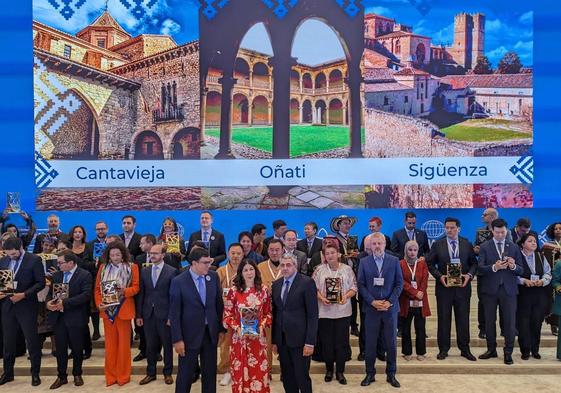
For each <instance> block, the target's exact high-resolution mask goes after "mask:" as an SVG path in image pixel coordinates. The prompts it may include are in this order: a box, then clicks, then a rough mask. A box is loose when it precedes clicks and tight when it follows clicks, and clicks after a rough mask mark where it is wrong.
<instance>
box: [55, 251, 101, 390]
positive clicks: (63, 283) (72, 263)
mask: <svg viewBox="0 0 561 393" xmlns="http://www.w3.org/2000/svg"><path fill="white" fill-rule="evenodd" d="M77 261H78V257H76V255H75V254H74V253H72V252H71V251H70V250H66V251H63V252H61V253H60V254H59V255H58V258H57V262H58V267H59V269H60V270H59V271H58V272H56V273H55V274H54V275H53V276H52V292H51V299H50V300H49V301H48V302H47V309H48V310H50V311H51V312H50V313H49V316H48V318H49V323H50V325H51V326H53V327H54V334H55V336H54V339H55V343H56V348H57V351H56V362H57V379H56V380H55V382H54V383H53V384H52V385H51V387H50V388H51V389H58V388H60V387H61V386H62V385H66V384H67V383H68V378H67V367H68V348H72V362H73V365H72V375H73V376H74V385H75V386H82V385H83V384H84V380H83V379H82V362H83V360H84V332H85V331H86V329H87V328H88V320H89V315H90V299H91V295H92V275H91V274H90V272H88V271H87V270H84V269H82V268H79V267H78V265H77Z"/></svg>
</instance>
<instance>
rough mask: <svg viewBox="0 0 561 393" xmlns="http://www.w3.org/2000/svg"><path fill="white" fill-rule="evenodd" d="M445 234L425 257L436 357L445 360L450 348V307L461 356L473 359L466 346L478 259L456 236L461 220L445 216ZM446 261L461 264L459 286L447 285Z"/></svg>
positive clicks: (468, 244) (466, 243)
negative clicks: (432, 288) (434, 317)
mask: <svg viewBox="0 0 561 393" xmlns="http://www.w3.org/2000/svg"><path fill="white" fill-rule="evenodd" d="M444 229H445V230H446V237H444V238H442V239H439V240H437V241H435V242H434V243H433V245H432V248H431V251H430V253H429V255H428V257H427V262H428V265H429V271H430V272H431V274H432V275H433V276H434V278H435V279H436V284H435V293H436V306H437V310H438V312H437V315H438V332H437V336H438V339H437V341H438V350H439V353H438V355H437V359H439V360H444V359H446V357H447V356H448V351H449V350H450V329H451V327H452V309H453V310H454V316H455V320H456V337H457V342H458V348H459V349H460V353H461V355H462V356H463V357H464V358H466V359H468V360H470V361H475V360H476V359H475V356H473V354H472V353H471V351H470V348H469V310H470V299H471V280H473V278H474V277H475V274H476V272H477V259H476V257H475V253H474V252H473V247H472V246H471V243H470V242H469V241H468V240H467V239H466V238H463V237H460V236H458V233H459V232H460V220H458V219H457V218H452V217H448V218H446V219H445V220H444ZM449 264H461V269H462V284H461V286H456V287H452V286H448V282H447V275H448V265H449Z"/></svg>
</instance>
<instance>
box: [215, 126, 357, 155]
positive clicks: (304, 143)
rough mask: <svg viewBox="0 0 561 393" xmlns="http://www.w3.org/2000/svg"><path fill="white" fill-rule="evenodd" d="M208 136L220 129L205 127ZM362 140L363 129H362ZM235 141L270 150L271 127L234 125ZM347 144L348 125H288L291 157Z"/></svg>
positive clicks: (218, 132) (216, 134)
mask: <svg viewBox="0 0 561 393" xmlns="http://www.w3.org/2000/svg"><path fill="white" fill-rule="evenodd" d="M206 133H207V134H208V135H210V136H213V137H216V138H219V137H220V130H219V129H216V128H212V129H207V130H206ZM361 134H362V140H363V141H364V129H362V132H361ZM232 140H233V141H234V142H235V143H239V144H243V145H248V146H251V147H255V148H257V149H260V150H264V151H267V152H272V144H273V128H272V127H243V128H242V127H236V128H234V129H233V131H232ZM348 146H349V127H346V126H329V127H326V126H296V125H293V126H291V127H290V155H291V156H292V157H295V156H301V155H303V154H311V153H317V152H320V151H325V150H331V149H336V148H339V147H348Z"/></svg>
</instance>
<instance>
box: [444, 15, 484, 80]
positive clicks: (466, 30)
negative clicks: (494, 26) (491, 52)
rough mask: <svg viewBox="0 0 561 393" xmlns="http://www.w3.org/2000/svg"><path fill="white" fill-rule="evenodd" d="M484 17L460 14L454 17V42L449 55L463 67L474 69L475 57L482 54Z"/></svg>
mask: <svg viewBox="0 0 561 393" xmlns="http://www.w3.org/2000/svg"><path fill="white" fill-rule="evenodd" d="M484 44H485V15H483V14H481V13H477V14H473V15H472V14H466V13H461V14H458V15H456V16H455V17H454V42H453V44H452V48H450V54H451V55H452V58H453V59H454V61H455V62H456V63H457V64H459V65H461V66H462V67H464V69H466V70H468V69H472V68H473V67H475V64H476V62H477V57H478V56H482V55H483V54H484Z"/></svg>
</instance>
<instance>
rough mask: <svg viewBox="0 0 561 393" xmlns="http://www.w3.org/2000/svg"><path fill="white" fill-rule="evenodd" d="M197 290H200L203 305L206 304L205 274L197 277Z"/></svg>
mask: <svg viewBox="0 0 561 393" xmlns="http://www.w3.org/2000/svg"><path fill="white" fill-rule="evenodd" d="M197 290H198V291H199V296H200V297H201V301H202V302H203V305H206V288H205V278H204V276H199V278H197Z"/></svg>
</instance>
